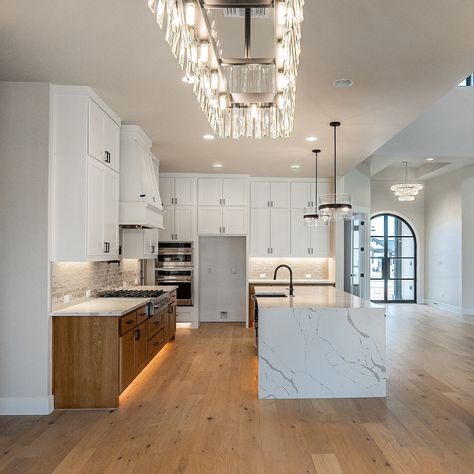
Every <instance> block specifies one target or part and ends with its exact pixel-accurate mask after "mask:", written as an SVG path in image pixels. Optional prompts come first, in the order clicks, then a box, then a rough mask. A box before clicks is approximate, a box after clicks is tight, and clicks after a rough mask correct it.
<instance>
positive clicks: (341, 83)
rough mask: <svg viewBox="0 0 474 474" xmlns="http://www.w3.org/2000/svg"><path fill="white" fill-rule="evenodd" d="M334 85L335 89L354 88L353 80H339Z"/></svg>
mask: <svg viewBox="0 0 474 474" xmlns="http://www.w3.org/2000/svg"><path fill="white" fill-rule="evenodd" d="M332 85H333V86H334V87H352V86H353V85H354V82H353V81H352V80H351V79H337V80H336V81H334V82H333V83H332Z"/></svg>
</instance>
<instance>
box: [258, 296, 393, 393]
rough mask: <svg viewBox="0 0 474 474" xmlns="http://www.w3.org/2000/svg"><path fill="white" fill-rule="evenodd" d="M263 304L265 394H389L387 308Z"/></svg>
mask: <svg viewBox="0 0 474 474" xmlns="http://www.w3.org/2000/svg"><path fill="white" fill-rule="evenodd" d="M263 306H264V307H263V308H260V309H259V325H258V326H259V339H258V351H259V353H258V359H259V368H258V372H259V398H263V399H268V398H286V399H288V398H347V397H385V396H386V380H387V372H386V367H385V309H384V308H383V307H378V308H377V307H374V308H370V307H360V308H337V307H336V308H321V307H314V308H311V307H307V308H304V307H286V308H285V307H278V306H275V307H265V305H263Z"/></svg>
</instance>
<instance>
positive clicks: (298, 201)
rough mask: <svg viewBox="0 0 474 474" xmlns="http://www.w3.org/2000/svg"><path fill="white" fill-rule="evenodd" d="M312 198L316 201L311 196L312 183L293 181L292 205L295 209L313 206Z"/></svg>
mask: <svg viewBox="0 0 474 474" xmlns="http://www.w3.org/2000/svg"><path fill="white" fill-rule="evenodd" d="M313 197H314V196H313ZM312 200H313V201H314V199H312V198H311V183H304V182H298V181H294V182H293V183H291V207H292V208H293V209H304V208H305V207H311V201H312Z"/></svg>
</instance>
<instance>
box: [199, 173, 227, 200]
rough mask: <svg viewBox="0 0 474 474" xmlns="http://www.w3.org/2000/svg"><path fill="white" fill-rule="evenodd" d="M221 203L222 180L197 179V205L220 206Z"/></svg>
mask: <svg viewBox="0 0 474 474" xmlns="http://www.w3.org/2000/svg"><path fill="white" fill-rule="evenodd" d="M221 204H222V180H221V179H217V178H199V179H198V206H220V205H221Z"/></svg>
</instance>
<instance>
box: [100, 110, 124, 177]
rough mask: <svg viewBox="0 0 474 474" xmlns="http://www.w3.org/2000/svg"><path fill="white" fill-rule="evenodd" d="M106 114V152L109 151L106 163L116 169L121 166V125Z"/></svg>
mask: <svg viewBox="0 0 474 474" xmlns="http://www.w3.org/2000/svg"><path fill="white" fill-rule="evenodd" d="M103 114H104V153H105V152H108V156H107V161H106V163H105V164H106V165H107V166H108V167H109V168H112V169H113V170H115V171H117V172H118V171H119V168H120V127H119V126H118V125H117V124H116V123H115V122H114V121H113V120H112V119H111V118H110V117H109V116H108V115H107V114H106V113H105V112H103Z"/></svg>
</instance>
